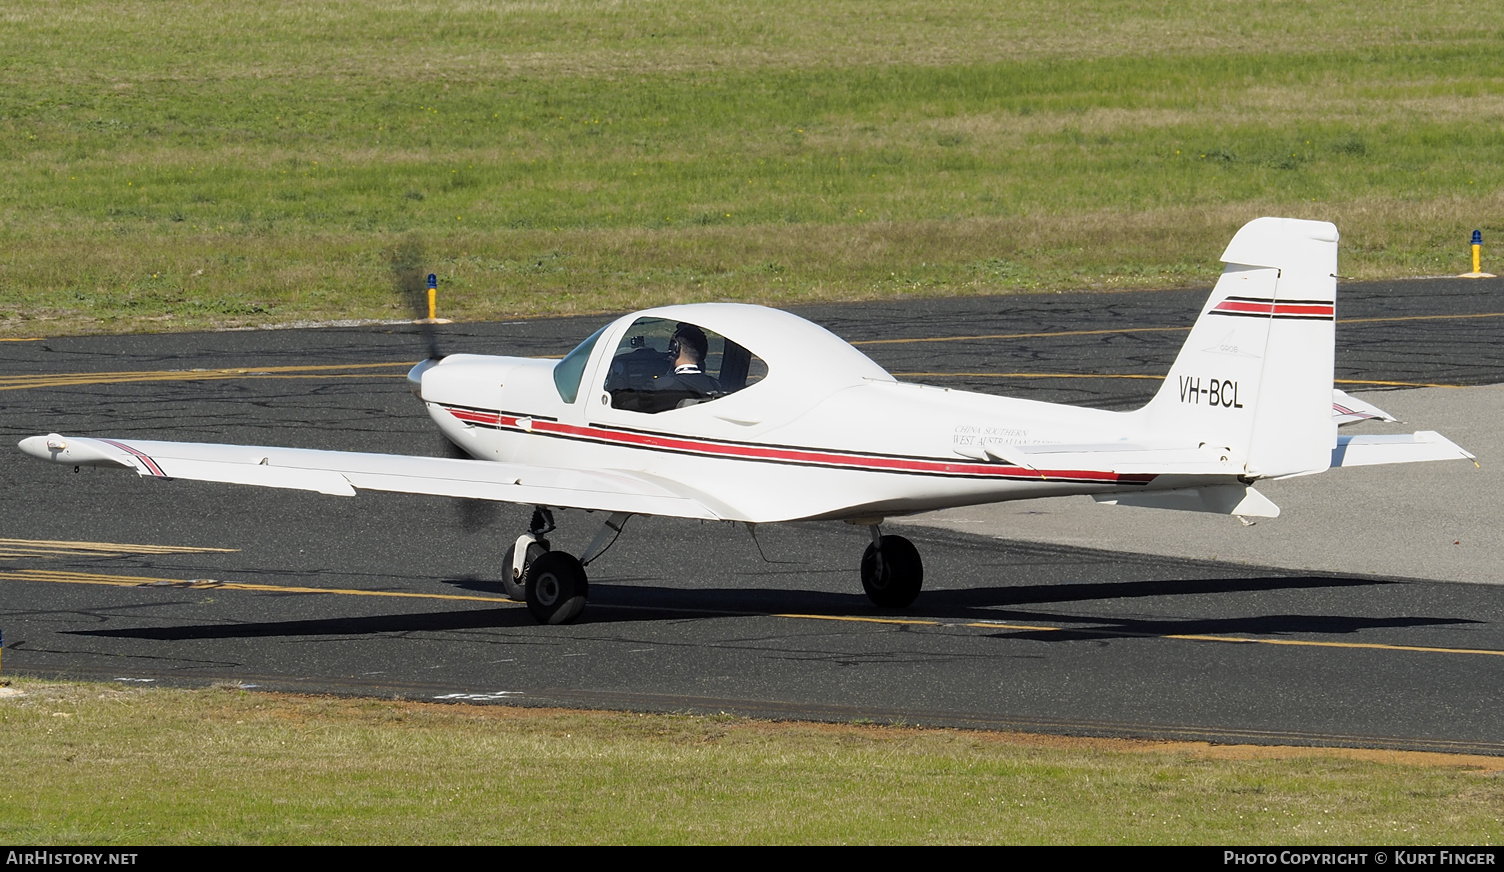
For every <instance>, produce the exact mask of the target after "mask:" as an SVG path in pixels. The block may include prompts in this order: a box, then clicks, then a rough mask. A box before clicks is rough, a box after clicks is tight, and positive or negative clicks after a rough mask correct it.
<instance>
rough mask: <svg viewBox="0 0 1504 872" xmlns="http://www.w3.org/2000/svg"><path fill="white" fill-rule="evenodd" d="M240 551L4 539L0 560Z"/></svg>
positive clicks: (1, 541) (235, 549)
mask: <svg viewBox="0 0 1504 872" xmlns="http://www.w3.org/2000/svg"><path fill="white" fill-rule="evenodd" d="M239 550H240V549H239V548H197V547H194V546H191V545H130V544H126V543H123V542H73V541H65V540H58V539H0V557H5V558H15V557H57V556H67V557H77V556H79V555H83V554H89V555H123V554H233V553H235V552H237V551H239Z"/></svg>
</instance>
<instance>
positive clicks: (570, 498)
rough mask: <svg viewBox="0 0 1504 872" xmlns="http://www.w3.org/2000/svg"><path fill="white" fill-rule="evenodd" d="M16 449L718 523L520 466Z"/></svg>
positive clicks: (249, 477)
mask: <svg viewBox="0 0 1504 872" xmlns="http://www.w3.org/2000/svg"><path fill="white" fill-rule="evenodd" d="M20 448H21V450H22V451H24V452H26V453H27V454H30V455H31V456H32V457H38V458H41V459H42V460H48V461H51V462H53V463H61V464H65V465H68V466H119V467H123V468H125V469H133V470H135V471H136V472H137V473H139V474H140V475H142V476H144V477H149V478H163V479H171V478H186V479H192V480H196V481H219V482H228V483H231V484H248V485H258V486H261V487H280V488H291V489H294V490H308V491H318V492H319V493H325V494H333V495H335V496H346V497H352V496H355V492H356V491H357V490H372V491H390V492H394V493H410V494H431V495H434V496H446V497H462V498H466V499H477V500H496V501H499V502H508V503H522V504H525V505H539V506H554V507H557V508H566V509H588V510H592V511H603V512H627V513H631V514H643V515H666V516H669V517H677V518H701V519H704V520H719V516H718V515H717V514H716V513H715V512H714V511H712V510H711V509H710V508H709V507H707V506H706V505H705V504H704V503H703V502H701V501H700V500H697V499H695V498H693V497H692V496H689V495H686V494H680V493H675V492H674V491H672V490H670V489H669V488H668V487H666V486H665V484H664V483H663V482H661V481H658V480H656V479H655V480H652V481H649V480H647V479H646V478H643V477H640V476H636V475H633V474H632V473H630V472H625V471H620V470H616V471H611V470H580V469H558V468H554V467H546V466H528V465H525V464H520V463H493V462H490V461H485V460H455V459H449V458H442V457H409V456H403V455H396V454H363V453H357V452H353V451H316V450H311V449H306V448H263V447H258V446H254V445H209V444H201V443H194V442H150V441H145V440H135V439H130V440H124V439H93V438H87V437H81V436H60V435H58V434H56V433H53V434H51V435H48V436H32V437H30V438H27V439H23V440H21V443H20Z"/></svg>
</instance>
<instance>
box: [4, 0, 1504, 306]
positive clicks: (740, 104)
mask: <svg viewBox="0 0 1504 872" xmlns="http://www.w3.org/2000/svg"><path fill="white" fill-rule="evenodd" d="M1501 44H1504V7H1496V6H1492V5H1490V4H1476V3H1466V2H1461V0H1402V2H1395V3H1387V4H1380V5H1377V6H1376V5H1374V4H1360V3H1351V2H1337V3H1320V4H1318V3H1307V2H1303V0H1302V2H1295V0H1287V2H1254V0H1246V2H1245V0H1224V2H1198V3H1182V4H1168V5H1167V4H1162V3H1157V2H1156V3H1149V2H1134V0H1125V2H1099V3H1076V4H1065V5H1062V4H1060V3H1058V2H1051V3H1045V2H1040V0H1020V2H1016V3H1009V4H992V3H982V2H961V0H933V2H928V3H913V2H881V0H873V2H830V3H818V4H808V3H793V2H786V0H769V2H763V3H757V4H746V5H744V6H733V7H726V6H724V5H723V4H714V3H710V2H708V0H663V2H641V3H626V2H567V0H538V2H500V3H479V2H471V3H427V2H416V0H372V2H349V3H343V2H342V3H335V2H323V3H319V2H312V3H309V2H244V3H235V4H212V3H191V2H171V0H149V2H148V0H119V2H110V3H104V2H98V0H76V2H63V3H59V4H48V5H45V6H42V5H38V4H34V3H21V2H15V0H0V57H3V58H4V59H5V60H4V61H3V63H0V171H3V176H0V178H3V179H4V182H3V191H4V193H3V195H0V331H4V332H7V333H10V334H12V335H15V334H31V333H36V332H45V333H66V332H78V331H101V330H142V329H186V328H197V327H205V326H211V325H229V324H247V323H259V324H265V323H280V322H288V321H294V320H299V319H309V318H313V319H318V318H353V317H365V318H383V317H397V316H401V315H402V314H404V313H405V306H404V305H403V304H401V303H400V302H398V301H397V300H396V299H395V295H394V293H393V292H392V288H391V279H390V276H389V270H388V266H387V264H388V261H389V259H390V254H391V252H392V251H394V250H395V249H396V248H397V247H399V246H401V245H404V244H416V245H419V246H421V247H422V250H423V251H424V252H426V255H427V258H426V259H427V261H428V262H429V264H430V269H431V270H432V271H434V272H436V273H438V274H439V276H440V278H441V281H442V288H443V291H442V295H443V296H442V301H443V306H444V308H445V312H446V314H451V315H455V316H459V317H464V318H490V317H500V316H505V315H512V314H517V313H541V312H579V311H605V310H617V309H624V308H630V307H634V306H637V305H641V304H645V303H654V302H661V301H670V300H718V299H736V300H759V301H767V302H774V303H786V302H793V301H808V300H820V299H853V298H871V297H883V296H892V295H899V294H969V293H994V292H1015V291H1031V290H1046V291H1047V290H1060V289H1069V288H1084V287H1109V288H1110V287H1169V286H1183V285H1186V284H1193V283H1209V282H1210V281H1211V279H1212V277H1213V276H1214V275H1215V273H1216V272H1217V269H1218V266H1219V265H1218V263H1217V260H1216V258H1217V255H1218V254H1220V252H1221V250H1222V246H1224V245H1225V244H1226V241H1227V239H1228V238H1230V235H1231V233H1232V232H1233V231H1234V230H1235V229H1236V228H1237V227H1238V226H1239V225H1240V224H1242V223H1243V222H1244V221H1246V220H1248V219H1251V218H1254V217H1257V216H1259V215H1263V214H1282V215H1291V216H1296V217H1308V218H1321V219H1326V220H1332V221H1335V222H1336V223H1337V224H1338V226H1339V227H1340V228H1341V230H1342V232H1343V234H1344V247H1343V260H1342V265H1341V269H1342V272H1343V273H1344V275H1349V276H1356V277H1364V278H1374V277H1381V276H1411V275H1424V274H1440V273H1457V272H1462V271H1465V270H1466V269H1468V268H1469V267H1470V263H1469V262H1468V248H1467V245H1466V243H1467V238H1468V235H1469V234H1470V233H1471V231H1472V230H1473V229H1474V228H1481V229H1483V231H1484V233H1485V241H1486V242H1491V241H1500V240H1499V236H1498V233H1499V231H1501V230H1504V220H1501V207H1504V68H1501V65H1500V63H1499V57H1500V54H1499V49H1498V46H1499V45H1501ZM1490 250H1491V249H1490ZM1496 271H1497V270H1496Z"/></svg>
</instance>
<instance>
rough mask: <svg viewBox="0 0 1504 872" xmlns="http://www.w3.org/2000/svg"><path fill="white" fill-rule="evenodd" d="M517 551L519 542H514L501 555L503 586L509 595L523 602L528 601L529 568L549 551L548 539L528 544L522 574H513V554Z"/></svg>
mask: <svg viewBox="0 0 1504 872" xmlns="http://www.w3.org/2000/svg"><path fill="white" fill-rule="evenodd" d="M516 553H517V543H515V542H513V543H512V546H511V547H510V548H508V549H507V553H506V554H503V555H502V556H501V586H502V587H504V588H506V591H507V596H509V597H511V598H512V599H514V600H516V601H517V602H520V603H521V602H527V585H526V584H525V582H524V579H526V578H527V568H528V567H529V566H531V565H532V563H533V561H534V560H537V559H538V558H539V557H542V556H543V555H544V554H547V553H548V540H547V539H539V540H538V541H536V542H531V543H529V544H528V546H527V556H526V557H524V558H523V561H522V575H520V576H514V575H512V555H514V554H516Z"/></svg>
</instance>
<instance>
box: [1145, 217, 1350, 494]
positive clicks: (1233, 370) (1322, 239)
mask: <svg viewBox="0 0 1504 872" xmlns="http://www.w3.org/2000/svg"><path fill="white" fill-rule="evenodd" d="M1222 260H1223V261H1225V262H1226V263H1227V267H1226V268H1225V269H1224V270H1223V272H1222V277H1221V278H1220V279H1219V280H1218V281H1217V286H1216V287H1215V288H1214V289H1213V290H1212V294H1211V297H1209V298H1208V299H1207V301H1206V306H1205V307H1204V308H1203V309H1202V310H1201V317H1200V318H1198V319H1197V320H1196V324H1195V326H1194V327H1192V328H1191V335H1190V337H1189V338H1188V339H1187V340H1186V343H1185V345H1184V346H1183V347H1182V348H1181V350H1180V355H1179V356H1178V357H1177V358H1176V359H1175V365H1174V366H1173V367H1171V369H1170V375H1169V377H1168V378H1166V380H1165V384H1164V387H1162V388H1160V391H1159V393H1158V394H1156V395H1155V397H1154V399H1153V400H1152V401H1150V403H1149V405H1148V406H1145V407H1144V409H1143V410H1141V414H1142V415H1144V416H1145V418H1146V425H1147V427H1148V428H1149V430H1150V432H1153V433H1173V434H1175V435H1177V436H1180V437H1183V438H1184V437H1189V438H1192V439H1195V440H1196V441H1199V442H1203V443H1206V444H1208V445H1210V446H1213V447H1216V448H1227V449H1229V450H1230V451H1231V452H1232V455H1233V456H1234V457H1239V458H1242V462H1243V465H1244V468H1245V469H1246V471H1247V473H1248V475H1250V476H1254V477H1283V476H1292V475H1305V474H1308V473H1313V472H1321V471H1323V470H1325V469H1326V468H1327V467H1328V466H1330V464H1331V457H1332V448H1333V447H1334V446H1335V445H1336V439H1337V433H1336V425H1335V424H1333V423H1332V357H1333V349H1334V347H1335V342H1336V333H1335V327H1336V321H1335V308H1336V294H1337V280H1336V271H1337V228H1336V227H1334V226H1333V225H1331V224H1329V223H1326V222H1324V221H1301V220H1297V219H1293V218H1259V219H1257V220H1255V221H1251V222H1249V223H1248V224H1246V225H1244V226H1243V228H1242V229H1241V230H1239V231H1238V233H1237V235H1236V236H1234V237H1233V240H1232V242H1231V243H1230V244H1229V245H1228V246H1227V251H1226V252H1224V253H1223V255H1222Z"/></svg>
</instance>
